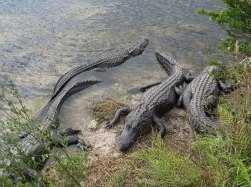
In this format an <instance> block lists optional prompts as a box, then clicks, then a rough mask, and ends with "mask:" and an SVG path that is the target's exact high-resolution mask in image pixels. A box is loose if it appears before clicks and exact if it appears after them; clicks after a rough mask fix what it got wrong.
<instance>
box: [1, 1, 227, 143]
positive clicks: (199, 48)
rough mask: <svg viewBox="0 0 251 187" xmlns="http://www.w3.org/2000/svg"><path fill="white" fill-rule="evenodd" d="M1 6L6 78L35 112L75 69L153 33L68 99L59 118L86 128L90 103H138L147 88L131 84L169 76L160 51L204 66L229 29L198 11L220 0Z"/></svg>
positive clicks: (219, 56) (10, 3)
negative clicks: (139, 49)
mask: <svg viewBox="0 0 251 187" xmlns="http://www.w3.org/2000/svg"><path fill="white" fill-rule="evenodd" d="M0 5H1V6H0V32H1V36H0V68H1V73H0V84H5V83H6V79H7V78H11V79H12V80H13V81H14V82H15V83H16V84H17V86H18V88H20V90H21V91H22V92H21V93H22V95H23V96H25V97H26V100H27V103H28V106H29V108H30V109H32V110H34V111H36V112H37V110H38V108H42V107H43V105H45V104H46V102H47V101H48V100H49V97H50V95H51V94H52V90H53V87H54V85H55V83H56V81H57V80H58V78H59V77H60V76H61V75H63V74H64V73H65V72H67V71H68V70H70V69H71V68H73V67H75V66H77V65H80V64H85V63H87V62H88V61H89V60H90V59H92V58H94V57H97V56H99V55H101V54H103V53H109V52H111V51H116V50H117V51H119V50H120V49H125V48H126V47H128V46H130V45H132V43H134V42H135V41H138V40H139V39H140V38H148V39H149V40H150V44H149V46H148V47H147V49H146V51H145V52H144V53H143V55H142V56H140V57H136V58H133V59H131V60H129V61H128V62H126V63H125V64H123V65H121V66H119V67H116V68H114V69H111V70H108V72H106V73H103V74H102V73H100V74H95V75H94V78H97V79H100V80H104V83H102V84H99V85H95V86H93V87H92V88H88V89H87V90H85V91H83V92H80V93H79V94H76V95H74V96H72V97H71V98H70V99H69V100H68V101H67V102H66V103H65V105H64V106H63V108H62V113H61V114H62V115H61V121H62V122H63V123H64V124H66V125H68V126H71V125H73V126H74V125H75V126H77V127H78V128H81V129H82V130H85V129H86V126H87V125H86V124H89V123H91V121H92V120H93V119H92V116H91V115H90V111H89V110H88V109H87V107H88V105H91V103H92V102H98V101H100V100H102V99H104V98H115V99H116V98H120V99H124V100H125V101H128V104H129V105H130V104H136V103H137V101H138V100H139V98H140V96H141V94H137V95H130V94H128V93H127V90H128V89H130V88H134V87H137V86H138V85H142V84H146V83H148V82H154V81H158V80H162V79H165V78H166V77H167V75H166V73H165V72H164V71H163V70H162V69H161V68H160V67H159V66H158V65H157V63H156V59H155V57H154V52H155V51H156V50H158V51H160V52H162V53H166V54H167V55H170V56H172V57H174V58H176V59H177V60H178V61H179V62H180V63H181V64H182V65H183V66H184V67H187V68H189V69H191V70H197V69H201V68H202V67H203V66H204V65H205V61H206V60H208V59H209V58H211V57H212V56H213V57H214V59H224V56H223V55H222V54H221V53H220V52H218V51H217V50H214V48H211V47H210V46H215V45H216V44H217V43H219V40H220V39H221V38H224V37H226V33H225V32H224V31H222V30H221V29H220V28H219V27H218V26H216V25H214V24H212V23H210V22H209V21H208V20H207V18H206V17H203V16H201V15H197V13H196V9H198V8H211V7H213V8H214V9H216V10H217V9H219V8H221V5H220V1H211V0H196V1H184V0H169V1H166V0H156V1H150V0H142V1H130V0H101V1H93V0H85V1H83V0H74V1H73V0H58V1H53V0H44V1H40V0H24V1H19V0H8V1H0ZM34 113H35V112H34ZM100 131H101V130H100ZM98 132H99V131H98ZM99 133H101V134H102V133H103V134H106V133H107V132H105V131H104V132H99ZM104 136H105V135H104ZM111 137H112V138H113V139H114V136H113V135H112V136H111ZM97 139H101V138H97ZM93 141H94V140H93ZM97 144H98V143H97ZM101 147H102V146H101Z"/></svg>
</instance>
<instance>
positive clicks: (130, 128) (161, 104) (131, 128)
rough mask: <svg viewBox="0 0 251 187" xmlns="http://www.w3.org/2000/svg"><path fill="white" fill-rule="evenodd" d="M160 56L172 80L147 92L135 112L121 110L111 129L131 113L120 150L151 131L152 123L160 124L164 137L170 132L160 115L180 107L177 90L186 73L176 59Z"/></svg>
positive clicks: (160, 60)
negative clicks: (122, 114) (121, 116)
mask: <svg viewBox="0 0 251 187" xmlns="http://www.w3.org/2000/svg"><path fill="white" fill-rule="evenodd" d="M156 57H157V60H158V62H159V63H160V65H161V66H162V68H163V69H164V70H166V71H168V72H169V73H170V77H169V78H168V79H167V80H165V81H164V82H162V83H161V84H158V85H156V84H152V85H153V87H152V88H150V89H149V90H147V91H146V93H145V94H144V95H143V97H142V99H141V101H140V104H139V105H138V106H136V107H135V108H133V109H130V108H122V109H119V110H118V111H117V112H116V114H115V117H114V118H113V119H112V120H111V121H110V122H109V123H108V127H111V126H113V125H114V124H115V123H116V121H117V120H118V118H119V115H120V114H121V113H122V112H124V113H129V114H128V115H127V117H126V121H125V126H124V129H123V132H122V134H121V136H120V138H119V142H118V148H119V150H120V151H124V150H126V149H128V148H129V147H130V146H131V145H132V144H133V143H134V142H135V141H136V140H137V138H138V137H139V136H140V135H142V134H144V133H146V132H147V131H148V130H150V129H151V125H152V123H155V124H156V125H157V127H158V129H159V132H160V134H161V136H164V135H165V133H166V128H165V126H164V125H163V123H162V122H161V120H160V116H161V115H162V114H163V113H164V112H167V111H169V110H170V109H172V108H173V107H174V106H175V105H176V101H177V97H176V92H175V87H176V86H179V85H181V84H183V82H184V81H185V79H186V78H185V77H186V76H185V74H184V70H183V69H182V68H181V67H180V66H179V65H178V64H177V63H176V62H175V61H174V60H172V59H170V58H169V59H166V58H165V57H163V56H162V55H160V54H159V53H156Z"/></svg>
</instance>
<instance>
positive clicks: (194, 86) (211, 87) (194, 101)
mask: <svg viewBox="0 0 251 187" xmlns="http://www.w3.org/2000/svg"><path fill="white" fill-rule="evenodd" d="M219 73H221V70H220V68H219V67H217V66H209V67H206V68H205V69H204V70H203V71H202V72H201V73H200V74H199V75H198V76H196V77H195V78H194V80H193V81H192V82H191V83H190V84H188V86H187V87H186V88H185V90H184V91H183V93H182V94H181V96H180V98H179V100H178V105H179V106H181V105H183V106H184V107H185V109H186V111H187V113H188V117H189V121H190V123H191V124H192V125H193V126H194V128H195V129H196V130H197V131H198V132H200V133H202V132H208V133H212V134H214V130H215V129H214V126H215V122H213V121H212V120H211V119H210V118H209V117H208V116H207V115H206V113H205V110H206V109H207V108H208V107H209V106H210V105H212V104H213V103H214V102H215V99H216V97H217V95H218V94H219V91H220V90H221V91H224V92H229V91H230V90H231V89H232V87H231V86H229V85H226V84H225V83H223V82H222V81H221V80H219V79H218V78H216V77H217V74H219Z"/></svg>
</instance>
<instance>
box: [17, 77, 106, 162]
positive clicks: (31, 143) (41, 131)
mask: <svg viewBox="0 0 251 187" xmlns="http://www.w3.org/2000/svg"><path fill="white" fill-rule="evenodd" d="M99 82H101V81H97V80H93V81H91V80H87V81H80V82H76V83H74V84H72V85H69V86H67V87H65V89H63V90H62V92H61V93H60V94H59V95H58V96H57V97H56V98H55V99H53V100H52V101H50V102H49V103H48V104H47V105H46V106H45V107H44V108H43V110H42V111H41V112H40V114H39V115H38V116H37V117H36V118H35V119H34V121H33V123H32V124H31V125H30V126H29V128H30V131H31V132H30V133H29V134H27V135H26V136H24V137H23V138H21V139H20V143H19V148H20V150H19V151H21V153H22V154H24V155H26V156H32V157H35V158H37V157H39V156H41V155H42V154H43V153H44V152H46V151H48V149H49V148H50V147H51V146H53V145H60V144H61V143H62V141H61V140H62V138H65V139H66V142H65V143H66V144H68V145H69V144H75V143H79V141H80V139H79V137H78V136H77V133H78V132H79V130H74V129H71V128H68V129H66V131H65V132H62V133H59V132H58V130H57V128H58V115H59V112H60V109H61V107H62V105H63V103H64V101H65V100H67V99H68V98H69V97H70V96H71V95H73V94H74V93H76V92H78V91H80V90H83V89H86V88H88V87H90V86H92V85H94V84H96V83H99ZM41 137H42V138H45V139H42V138H41ZM60 142H61V143H60Z"/></svg>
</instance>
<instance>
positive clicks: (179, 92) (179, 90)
mask: <svg viewBox="0 0 251 187" xmlns="http://www.w3.org/2000/svg"><path fill="white" fill-rule="evenodd" d="M187 85H188V84H186V83H185V82H184V83H183V84H181V85H179V86H175V87H174V91H175V93H176V95H177V96H178V97H179V96H181V95H182V92H183V91H184V90H185V89H186V87H187Z"/></svg>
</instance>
